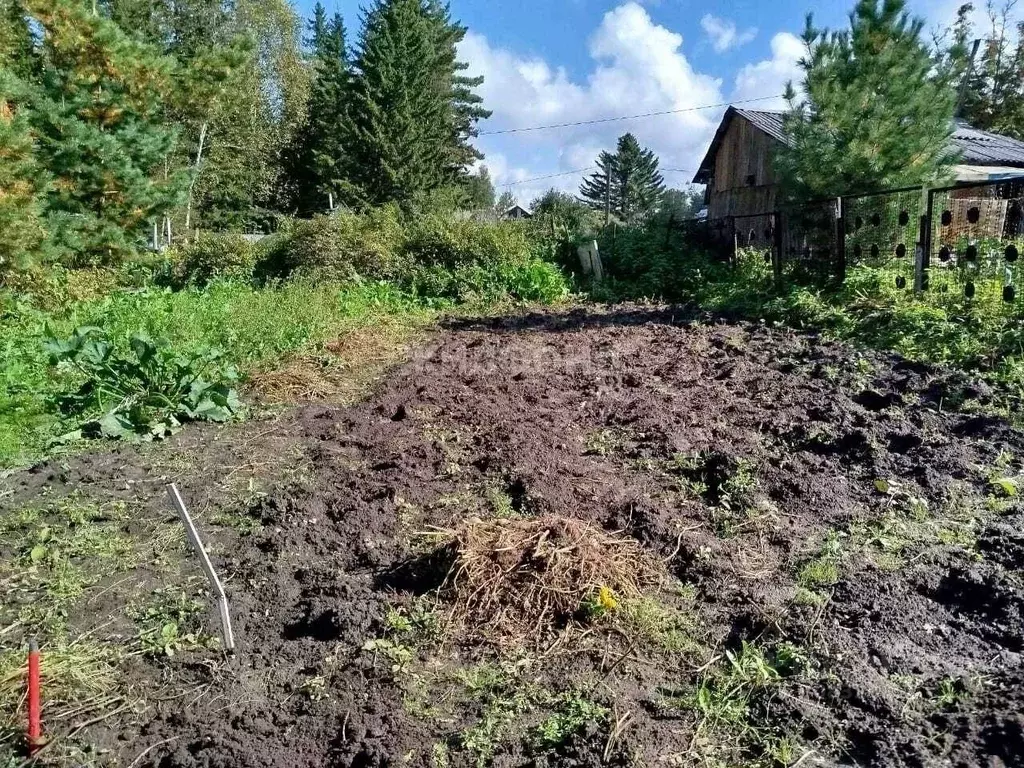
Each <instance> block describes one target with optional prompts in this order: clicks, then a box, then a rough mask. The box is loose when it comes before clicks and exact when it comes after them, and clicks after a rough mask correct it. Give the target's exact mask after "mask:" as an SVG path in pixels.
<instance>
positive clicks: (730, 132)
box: [694, 107, 785, 219]
mask: <svg viewBox="0 0 1024 768" xmlns="http://www.w3.org/2000/svg"><path fill="white" fill-rule="evenodd" d="M782 117H783V115H782V113H781V112H757V111H754V110H750V109H738V108H736V107H729V109H728V111H727V112H726V113H725V117H724V118H723V119H722V123H721V125H719V126H718V132H717V133H716V134H715V138H714V140H713V141H712V142H711V148H710V149H708V153H707V155H706V156H705V158H704V162H703V163H701V166H700V170H699V171H698V172H697V176H696V177H695V178H694V182H695V183H697V184H706V185H707V198H706V199H707V204H708V218H711V219H719V218H722V217H725V216H742V215H744V214H753V213H766V212H769V211H774V210H775V202H776V198H777V196H778V192H779V188H778V181H777V179H776V176H775V167H774V163H773V160H772V152H773V151H774V150H775V148H776V147H778V146H779V145H780V144H781V143H783V142H785V134H784V133H783V130H782Z"/></svg>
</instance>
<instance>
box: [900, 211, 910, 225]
mask: <svg viewBox="0 0 1024 768" xmlns="http://www.w3.org/2000/svg"><path fill="white" fill-rule="evenodd" d="M909 223H910V214H909V213H907V212H906V211H900V226H901V227H905V226H907V224H909Z"/></svg>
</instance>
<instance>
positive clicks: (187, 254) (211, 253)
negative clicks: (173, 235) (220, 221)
mask: <svg viewBox="0 0 1024 768" xmlns="http://www.w3.org/2000/svg"><path fill="white" fill-rule="evenodd" d="M257 253H258V249H257V246H256V244H255V243H253V242H250V241H249V240H247V239H246V238H245V237H243V236H242V235H238V234H233V233H213V232H201V233H200V234H198V235H196V237H194V238H193V239H192V240H191V241H189V242H188V243H186V244H184V245H182V246H179V247H177V248H175V250H174V251H172V252H171V254H169V258H170V260H171V262H172V263H173V264H174V277H175V281H176V282H177V284H178V285H179V286H184V285H195V286H198V287H202V286H204V285H208V284H209V283H211V282H212V281H213V280H215V279H217V278H227V279H232V280H250V279H252V273H253V269H254V267H255V266H256V261H257Z"/></svg>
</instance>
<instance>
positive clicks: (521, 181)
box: [499, 165, 597, 187]
mask: <svg viewBox="0 0 1024 768" xmlns="http://www.w3.org/2000/svg"><path fill="white" fill-rule="evenodd" d="M596 167H597V166H596V165H592V166H590V167H589V168H580V169H579V170H576V171H565V172H564V173H552V174H549V175H547V176H534V177H533V178H532V179H519V181H508V182H505V183H504V184H500V185H499V186H502V187H514V186H515V185H516V184H529V183H530V182H531V181H543V180H544V179H557V178H558V177H559V176H572V175H573V174H575V173H586V172H587V171H592V170H594V169H595V168H596Z"/></svg>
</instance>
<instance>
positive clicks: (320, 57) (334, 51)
mask: <svg viewBox="0 0 1024 768" xmlns="http://www.w3.org/2000/svg"><path fill="white" fill-rule="evenodd" d="M308 43H309V46H310V48H311V49H312V63H313V67H314V71H315V74H314V77H313V84H312V90H311V93H310V97H309V104H308V114H307V117H306V122H305V123H304V125H303V126H302V128H301V129H300V131H299V132H298V134H297V136H296V146H295V147H293V149H292V152H291V157H290V168H289V185H290V186H291V188H292V190H293V192H292V197H293V200H294V201H295V205H296V206H297V207H298V210H299V211H301V212H304V213H311V212H314V211H320V210H325V209H326V208H327V205H328V201H329V199H330V198H329V196H331V197H333V199H334V200H335V201H340V202H352V198H353V192H352V189H351V185H350V184H349V183H348V180H347V174H348V171H349V168H348V162H347V157H346V151H345V137H344V133H343V130H344V124H345V120H346V116H347V114H348V106H349V98H350V93H351V85H352V72H351V65H350V64H349V60H348V47H347V43H346V33H345V24H344V22H343V20H342V18H341V15H340V14H335V16H334V18H333V19H328V18H327V13H326V11H325V10H324V7H323V5H322V4H320V3H317V4H316V7H315V9H314V11H313V18H312V19H311V21H310V38H309V41H308Z"/></svg>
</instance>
